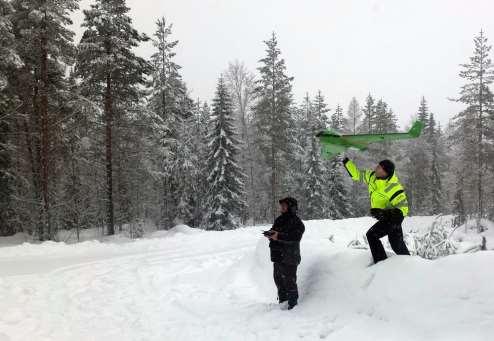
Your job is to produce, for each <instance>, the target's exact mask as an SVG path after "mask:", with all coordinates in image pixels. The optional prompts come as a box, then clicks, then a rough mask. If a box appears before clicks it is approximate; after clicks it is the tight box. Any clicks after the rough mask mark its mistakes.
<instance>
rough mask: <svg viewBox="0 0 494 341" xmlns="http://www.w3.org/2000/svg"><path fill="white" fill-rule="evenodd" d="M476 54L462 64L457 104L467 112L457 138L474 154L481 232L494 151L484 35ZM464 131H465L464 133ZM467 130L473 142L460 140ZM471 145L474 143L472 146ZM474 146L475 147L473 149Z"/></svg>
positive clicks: (492, 76)
mask: <svg viewBox="0 0 494 341" xmlns="http://www.w3.org/2000/svg"><path fill="white" fill-rule="evenodd" d="M474 45H475V50H474V55H473V56H472V57H471V58H470V62H469V63H467V64H463V65H462V70H461V71H460V77H461V78H463V79H464V80H465V82H466V83H465V85H463V87H462V88H461V91H460V97H459V98H458V100H457V101H459V102H461V103H463V104H465V105H466V106H467V109H466V110H464V111H462V112H461V113H460V114H459V115H458V116H457V117H456V119H455V120H456V123H457V127H458V128H459V130H458V129H457V131H456V133H455V135H456V138H457V139H458V138H459V142H460V143H462V144H463V145H464V148H463V152H465V153H466V154H469V153H472V152H473V157H474V158H475V160H471V161H474V163H470V166H472V165H473V164H475V173H476V174H475V179H476V183H475V190H476V195H477V198H476V203H477V207H476V215H477V219H478V220H477V228H478V231H479V232H482V231H483V227H482V226H481V224H480V219H481V218H483V217H484V215H485V207H484V206H485V203H484V201H485V198H484V189H483V186H484V183H485V181H484V178H485V177H486V175H487V167H486V158H487V154H488V153H489V152H490V150H491V149H492V146H491V142H492V141H489V136H492V129H493V127H492V125H489V124H488V122H487V115H488V114H489V112H490V111H492V107H493V94H492V92H491V90H490V89H489V85H490V84H492V82H493V80H494V69H493V65H492V62H491V59H490V58H489V53H490V50H491V46H490V45H489V44H488V42H487V37H485V35H484V32H483V31H480V34H479V35H478V36H477V37H475V38H474ZM462 130H463V131H462ZM465 130H470V132H471V133H472V134H473V136H474V137H475V140H474V141H471V140H470V139H465V138H461V136H463V137H466V136H467V135H466V134H465V133H466V132H465ZM471 142H474V144H473V145H472V144H471ZM472 147H473V148H472ZM466 154H465V155H463V158H464V159H471V157H472V156H468V155H466Z"/></svg>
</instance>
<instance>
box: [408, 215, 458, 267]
mask: <svg viewBox="0 0 494 341" xmlns="http://www.w3.org/2000/svg"><path fill="white" fill-rule="evenodd" d="M450 231H451V226H450V225H449V223H448V222H443V221H442V220H440V219H436V220H434V221H433V222H432V224H431V226H430V227H429V228H427V230H426V231H425V232H424V233H422V234H416V235H415V236H414V238H413V240H414V244H415V253H416V254H417V255H418V256H420V257H422V258H427V259H436V258H439V257H444V256H448V255H451V254H454V253H456V249H457V247H456V245H455V243H454V242H453V241H452V240H451V239H450Z"/></svg>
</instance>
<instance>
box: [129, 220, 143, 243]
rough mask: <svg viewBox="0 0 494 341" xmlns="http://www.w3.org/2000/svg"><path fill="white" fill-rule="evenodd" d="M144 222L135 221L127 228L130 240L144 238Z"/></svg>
mask: <svg viewBox="0 0 494 341" xmlns="http://www.w3.org/2000/svg"><path fill="white" fill-rule="evenodd" d="M144 230H145V229H144V222H143V221H142V220H137V221H136V222H133V223H131V224H130V226H129V237H130V238H132V239H136V238H142V237H143V236H144Z"/></svg>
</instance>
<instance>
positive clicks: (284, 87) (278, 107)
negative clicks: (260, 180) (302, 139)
mask: <svg viewBox="0 0 494 341" xmlns="http://www.w3.org/2000/svg"><path fill="white" fill-rule="evenodd" d="M265 44H266V57H264V58H262V59H261V60H260V63H261V66H259V68H258V70H259V73H260V77H259V80H258V81H257V87H256V89H255V93H256V95H257V100H258V102H257V104H256V106H255V108H254V125H255V134H256V141H255V143H256V147H257V148H258V149H259V150H260V151H261V153H262V155H263V158H264V160H263V166H264V167H266V168H267V170H268V172H269V173H268V178H267V179H264V181H265V185H266V186H267V187H268V188H269V189H270V193H269V202H270V206H271V207H270V214H269V216H271V217H273V218H274V217H275V215H276V211H277V206H278V200H277V199H278V198H279V197H280V196H281V195H282V194H285V189H286V180H287V179H286V175H287V168H288V167H289V163H290V158H291V152H292V148H291V146H292V141H293V140H292V138H293V136H292V129H293V117H292V114H291V104H292V85H291V83H292V81H293V78H292V77H289V76H287V75H286V66H285V60H284V59H283V58H281V51H280V49H279V48H278V41H277V39H276V36H275V34H274V33H273V34H272V36H271V39H269V40H267V41H265Z"/></svg>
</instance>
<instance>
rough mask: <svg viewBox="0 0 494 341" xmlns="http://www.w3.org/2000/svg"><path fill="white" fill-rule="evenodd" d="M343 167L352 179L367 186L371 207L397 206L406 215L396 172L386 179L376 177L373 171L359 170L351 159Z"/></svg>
mask: <svg viewBox="0 0 494 341" xmlns="http://www.w3.org/2000/svg"><path fill="white" fill-rule="evenodd" d="M345 168H346V170H347V171H348V173H349V174H350V176H351V177H352V180H354V181H360V182H364V183H365V184H366V185H367V186H368V187H369V198H370V204H371V208H382V209H388V208H398V209H400V211H401V212H402V213H403V216H404V217H406V216H407V215H408V201H407V196H406V194H405V190H404V189H403V186H402V185H401V184H400V181H399V180H398V177H397V176H396V173H395V174H393V176H391V177H390V178H388V179H378V178H377V177H376V175H375V174H374V171H372V170H369V169H366V170H360V169H358V168H357V166H356V165H355V163H353V161H351V160H348V161H347V162H346V163H345Z"/></svg>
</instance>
